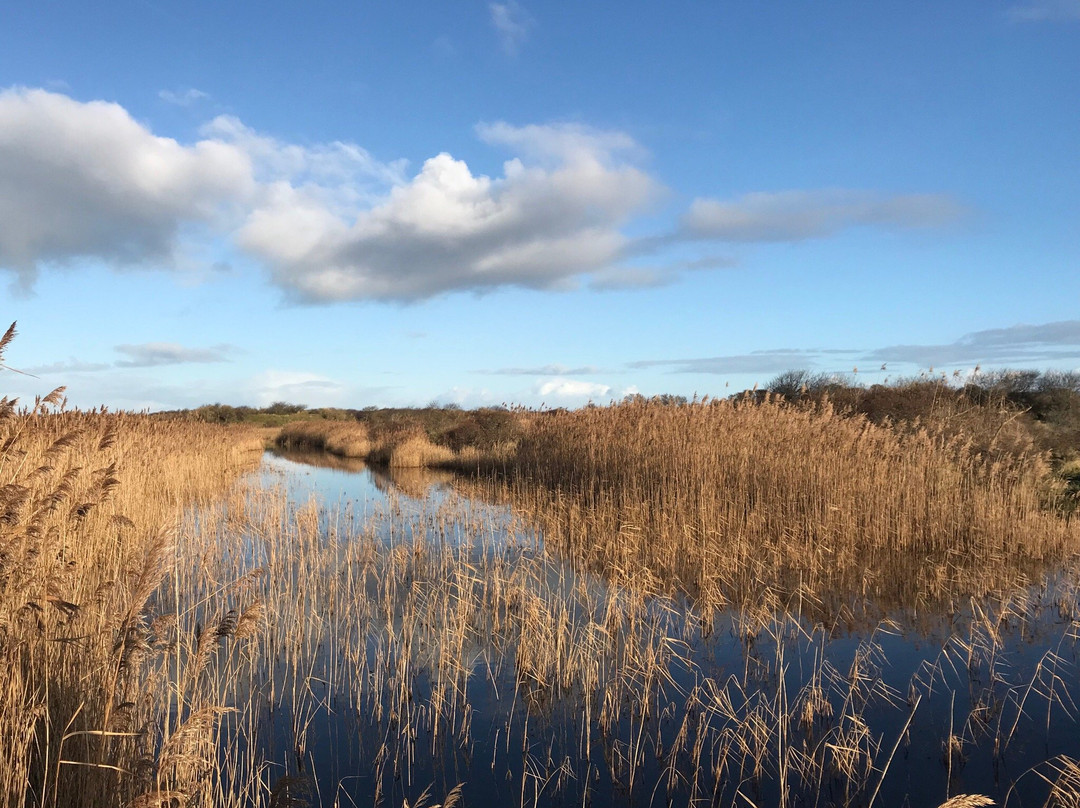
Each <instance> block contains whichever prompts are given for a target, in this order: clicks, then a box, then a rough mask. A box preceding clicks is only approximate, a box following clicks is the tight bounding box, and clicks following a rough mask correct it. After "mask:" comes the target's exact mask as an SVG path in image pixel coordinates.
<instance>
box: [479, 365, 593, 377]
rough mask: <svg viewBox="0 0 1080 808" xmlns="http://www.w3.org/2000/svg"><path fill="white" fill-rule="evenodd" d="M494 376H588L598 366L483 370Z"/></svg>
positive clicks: (541, 366) (552, 366)
mask: <svg viewBox="0 0 1080 808" xmlns="http://www.w3.org/2000/svg"><path fill="white" fill-rule="evenodd" d="M483 372H484V373H489V374H492V375H496V376H590V375H592V374H594V373H599V372H600V368H598V367H596V366H595V365H582V366H581V367H576V368H571V367H567V366H566V365H559V364H553V365H540V366H538V367H518V368H499V369H498V370H485V371H483Z"/></svg>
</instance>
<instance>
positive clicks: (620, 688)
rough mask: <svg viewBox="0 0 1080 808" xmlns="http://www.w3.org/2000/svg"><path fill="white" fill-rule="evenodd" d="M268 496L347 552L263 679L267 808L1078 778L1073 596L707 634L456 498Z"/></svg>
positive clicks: (779, 792) (768, 618)
mask: <svg viewBox="0 0 1080 808" xmlns="http://www.w3.org/2000/svg"><path fill="white" fill-rule="evenodd" d="M260 474H261V476H260V484H261V485H262V486H263V487H264V488H272V487H280V488H283V489H284V491H285V492H286V495H287V499H288V502H289V507H290V508H293V509H295V510H296V511H297V512H298V513H300V512H306V513H311V514H314V515H313V516H312V517H311V518H313V519H315V520H316V521H317V524H318V531H320V532H321V533H322V534H325V535H327V536H333V537H334V538H335V541H336V542H337V543H336V544H334V547H333V550H332V552H329V555H328V556H327V557H326V558H323V559H322V560H321V561H320V562H319V563H320V564H322V565H323V566H321V567H320V568H319V571H318V577H317V576H315V575H314V574H313V573H312V572H311V571H310V570H309V569H308V568H307V567H305V566H304V564H306V563H307V562H304V564H301V563H299V562H298V564H297V567H296V570H295V574H296V575H297V576H305V575H306V576H308V578H307V579H306V580H309V581H323V582H326V583H325V588H326V592H325V593H321V590H320V587H321V586H323V584H319V585H318V586H316V585H314V584H312V585H311V586H309V587H308V588H309V589H312V590H319V591H316V592H314V593H313V594H312V593H309V592H307V590H306V589H305V590H304V592H303V594H302V598H303V599H304V604H303V605H301V606H300V607H298V608H299V609H300V611H298V612H297V615H298V617H297V618H296V620H297V622H298V623H303V624H304V625H308V621H307V618H306V617H305V616H304V613H303V610H304V609H308V610H309V612H312V611H313V612H317V614H314V617H317V618H319V619H318V620H316V621H311V625H318V626H319V628H318V630H317V631H314V632H307V633H304V639H303V641H302V642H301V641H299V640H298V641H297V648H299V650H295V649H294V650H292V651H288V652H286V651H284V650H283V651H281V653H280V656H279V658H278V659H276V660H275V661H274V662H273V664H272V665H271V666H270V667H269V668H267V669H266V670H265V671H264V672H263V674H262V675H264V676H265V677H266V678H267V680H271V679H272V680H273V681H274V685H273V686H272V687H270V686H267V687H266V692H265V700H266V704H265V712H260V716H259V719H258V721H259V727H258V732H254V733H251V734H250V737H251V738H253V739H257V740H252V741H250V743H251V744H253V745H256V746H258V750H257V754H258V755H259V756H260V757H261V758H263V759H264V760H265V761H266V782H267V784H268V787H269V788H271V789H275V790H276V791H275V793H276V794H278V795H279V796H280V797H281V799H282V800H284V799H293V800H297V802H295V803H286V802H282V803H281V804H312V805H323V806H333V805H370V804H373V803H375V802H381V803H382V804H386V805H393V806H400V805H403V804H408V805H410V806H413V807H414V808H415V806H417V804H418V801H420V798H421V797H422V795H423V794H424V792H425V790H429V792H428V796H429V797H430V801H429V803H428V804H429V805H430V804H432V803H434V804H437V803H440V802H443V801H444V800H445V799H446V798H447V796H448V795H450V794H451V793H452V792H453V791H454V789H455V788H459V789H460V795H461V799H462V800H463V804H464V805H474V806H487V805H520V806H533V805H558V806H562V805H566V806H571V805H592V806H622V805H641V806H646V805H662V806H669V805H671V806H675V805H731V804H739V805H762V806H764V805H779V804H787V805H823V806H825V805H861V806H871V805H880V806H901V805H911V806H937V805H939V804H940V803H943V802H945V800H946V799H947V798H949V797H950V796H955V795H957V794H965V793H967V794H985V795H988V796H990V797H992V798H993V799H994V800H996V802H997V804H999V805H1001V804H1007V805H1014V806H1020V805H1023V806H1029V805H1043V804H1044V803H1045V802H1046V800H1047V799H1048V797H1049V795H1050V794H1051V785H1050V783H1051V782H1052V781H1055V780H1057V779H1058V778H1059V775H1060V772H1061V771H1062V770H1063V769H1066V770H1067V769H1068V766H1069V763H1068V760H1071V759H1076V758H1078V757H1080V727H1078V724H1077V720H1076V719H1077V703H1078V702H1077V700H1078V697H1080V682H1078V674H1077V638H1078V631H1077V628H1078V624H1077V622H1076V621H1075V620H1074V619H1073V618H1074V615H1073V613H1072V612H1071V611H1070V610H1069V609H1068V608H1066V607H1064V606H1063V605H1062V602H1063V601H1062V597H1063V596H1062V593H1063V592H1066V593H1068V592H1072V591H1075V590H1074V589H1072V588H1071V587H1072V586H1073V583H1072V579H1071V578H1069V577H1068V576H1064V575H1060V576H1058V577H1056V578H1055V579H1054V581H1053V582H1052V583H1051V582H1037V583H1036V584H1034V585H1032V586H1031V587H1030V588H1027V589H1025V590H1024V591H1021V592H1017V593H1014V594H1013V595H1012V596H1011V597H1008V598H1003V599H995V600H993V601H990V600H973V599H970V598H969V599H967V600H965V599H964V598H962V597H958V598H957V599H956V601H955V603H954V606H953V608H951V609H949V610H948V611H947V612H945V611H943V612H941V613H929V614H928V613H925V612H921V611H920V610H919V609H917V608H913V609H908V610H902V611H899V612H893V613H891V614H889V615H887V616H886V618H885V619H880V615H879V616H878V617H875V618H874V619H873V620H868V619H866V618H865V617H859V615H865V614H867V613H868V612H872V611H873V610H867V609H865V608H861V609H855V608H854V607H853V608H852V609H850V610H846V611H845V610H840V611H838V612H836V614H835V615H834V618H833V619H832V620H830V621H828V622H827V623H826V622H822V621H820V620H817V619H816V620H815V621H810V620H808V619H806V618H805V617H803V616H802V613H801V612H800V611H799V610H797V609H792V608H791V607H788V608H786V609H784V610H783V611H782V612H781V613H777V612H770V611H769V610H764V611H759V612H758V613H755V614H749V613H748V612H747V610H745V609H741V610H737V611H735V610H733V611H728V612H721V613H717V614H711V615H702V614H698V613H697V612H696V611H695V608H694V605H693V604H692V603H690V602H687V600H686V599H684V598H680V597H677V596H666V595H663V594H662V593H660V592H655V591H654V592H650V593H646V594H642V593H640V592H636V591H633V590H632V589H630V588H624V587H622V586H621V585H615V584H609V583H607V582H605V581H604V580H601V579H599V578H597V577H595V576H592V575H590V574H589V573H588V572H586V571H582V570H576V569H574V565H572V564H571V563H569V562H568V561H566V560H563V559H560V558H557V557H553V556H551V555H549V554H547V553H545V551H544V546H543V542H542V538H541V537H540V536H539V535H538V534H537V532H536V531H535V530H534V529H532V528H531V527H530V525H529V520H528V515H527V514H516V513H513V512H511V510H510V509H509V508H508V507H506V506H500V505H493V504H489V503H486V502H482V501H475V500H470V499H468V498H466V497H463V496H462V495H460V494H459V493H458V492H457V490H456V489H455V480H454V477H453V476H452V475H450V474H446V473H430V472H420V471H416V470H406V471H401V472H398V471H394V472H393V473H391V472H388V471H385V470H383V471H379V470H374V469H371V468H368V467H366V466H364V465H363V464H362V463H358V462H352V461H346V460H342V459H340V458H334V457H331V456H328V455H322V454H292V453H290V454H270V453H268V454H267V455H266V457H265V459H264V464H263V468H262V471H261V473H260ZM290 518H291V517H290ZM298 518H299V517H298ZM309 566H310V565H309ZM301 567H303V569H301ZM328 582H333V583H332V585H331V584H330V583H328ZM300 597H301V595H300V594H298V595H297V598H300ZM864 605H865V604H864ZM302 633H303V632H302ZM309 634H310V636H308V635H309ZM283 636H284V635H283ZM301 646H302V647H301ZM256 685H258V683H256ZM1062 756H1067V757H1062ZM1077 784H1080V781H1078V783H1076V784H1074V785H1077ZM1067 785H1068V783H1066V786H1067ZM1060 804H1069V803H1067V802H1061V803H1060Z"/></svg>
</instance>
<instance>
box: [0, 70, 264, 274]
mask: <svg viewBox="0 0 1080 808" xmlns="http://www.w3.org/2000/svg"><path fill="white" fill-rule="evenodd" d="M251 190H252V178H251V163H250V159H249V158H248V156H247V155H246V154H245V153H244V152H243V151H242V150H240V149H238V148H236V147H235V146H233V145H230V144H227V143H223V142H220V141H214V140H203V141H200V142H198V143H196V144H195V145H193V146H182V145H180V144H179V143H177V142H176V141H175V140H172V139H170V138H163V137H157V136H155V135H154V134H152V133H151V132H150V131H149V130H147V129H146V128H145V127H144V126H143V125H141V124H140V123H138V122H136V121H135V120H134V119H132V118H131V116H130V115H128V113H127V112H126V111H125V110H124V108H123V107H121V106H119V105H118V104H112V103H107V102H104V101H92V102H89V103H81V102H78V101H74V100H72V99H71V98H68V97H67V96H65V95H60V94H57V93H50V92H46V91H44V90H25V89H14V90H5V91H3V92H0V268H5V269H8V270H13V271H14V272H15V273H17V276H18V279H19V282H20V285H21V286H22V287H23V288H27V289H28V288H29V287H30V286H31V285H32V283H33V279H34V277H35V276H36V272H37V270H38V267H39V266H40V265H41V264H42V263H49V262H58V263H64V262H68V261H70V260H72V259H74V258H80V257H89V258H97V259H102V260H105V261H107V262H109V263H111V264H114V265H140V264H146V263H149V262H166V263H167V262H170V261H171V259H172V258H173V255H174V251H175V249H176V244H177V234H178V232H179V230H180V228H181V226H182V225H183V224H185V223H190V222H203V221H208V220H210V219H211V218H212V217H213V215H214V214H215V212H216V211H217V210H218V209H219V207H220V206H221V205H222V204H223V203H226V202H229V201H234V200H237V199H239V198H241V197H243V196H244V195H246V194H248V193H250V192H251Z"/></svg>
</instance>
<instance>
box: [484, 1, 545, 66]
mask: <svg viewBox="0 0 1080 808" xmlns="http://www.w3.org/2000/svg"><path fill="white" fill-rule="evenodd" d="M488 11H490V12H491V24H492V25H493V26H494V27H495V33H496V34H497V35H498V37H499V44H500V45H502V49H503V50H504V51H505V52H506V53H508V54H510V55H511V56H513V55H515V54H516V53H517V52H518V49H519V48H520V47H521V45H522V44H523V43H524V42H525V40H526V39H527V38H528V36H529V31H530V30H531V29H532V27H533V25H535V24H536V22H535V20H533V18H532V16H531V15H530V14H529V13H528V12H527V11H526V10H525V9H523V8H522V7H521V6H520V5H519V4H518V3H517V2H516V0H508V2H506V3H491V4H489V5H488Z"/></svg>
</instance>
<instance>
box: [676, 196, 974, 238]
mask: <svg viewBox="0 0 1080 808" xmlns="http://www.w3.org/2000/svg"><path fill="white" fill-rule="evenodd" d="M963 212H964V209H963V207H962V206H961V205H960V204H959V203H957V202H956V201H955V200H953V199H952V198H951V197H948V196H945V195H942V194H905V195H887V194H881V193H875V192H871V191H857V190H845V189H823V190H798V191H779V192H768V193H766V192H759V193H751V194H746V195H744V196H741V197H738V198H737V199H733V200H730V201H721V200H717V199H708V198H699V199H695V200H694V202H693V203H692V204H691V206H690V209H689V211H687V213H686V215H685V216H684V217H683V219H682V231H681V232H682V235H683V236H684V237H687V238H699V239H715V240H719V241H731V242H775V241H804V240H806V239H812V238H823V237H826V236H831V235H834V234H836V233H839V232H840V231H842V230H846V229H848V228H851V227H857V226H874V227H886V228H902V229H906V228H918V227H940V226H943V225H947V224H950V223H952V222H955V221H956V220H957V219H958V218H960V217H961V216H962V215H963Z"/></svg>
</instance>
